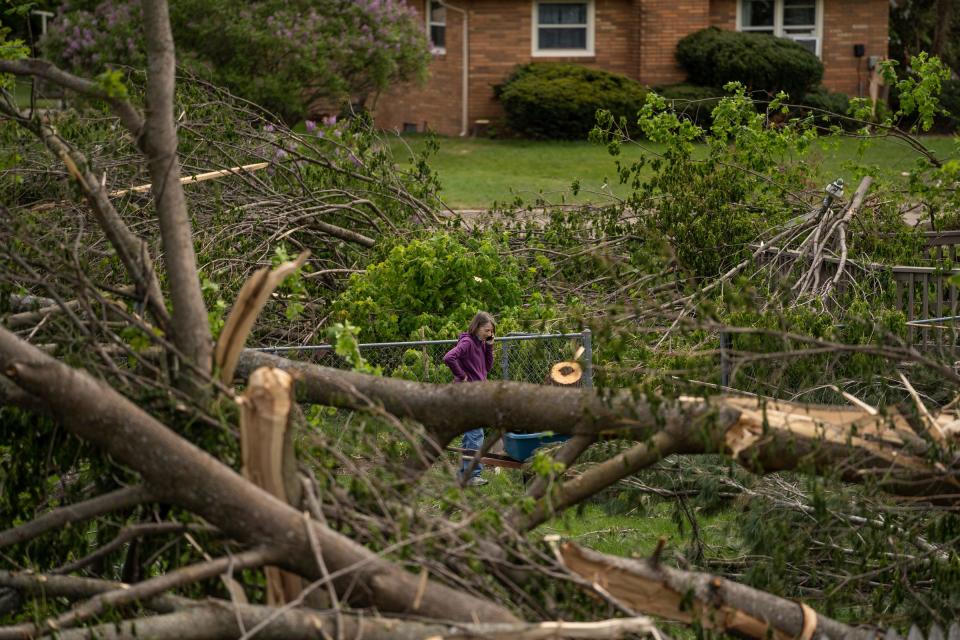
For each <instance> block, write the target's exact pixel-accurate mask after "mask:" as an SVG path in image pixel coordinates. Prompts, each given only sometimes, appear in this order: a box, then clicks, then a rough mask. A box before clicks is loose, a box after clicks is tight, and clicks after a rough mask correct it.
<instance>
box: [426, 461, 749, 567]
mask: <svg viewBox="0 0 960 640" xmlns="http://www.w3.org/2000/svg"><path fill="white" fill-rule="evenodd" d="M454 459H455V456H452V457H451V460H454ZM443 473H444V472H443V471H442V470H436V469H435V470H431V474H430V476H431V477H430V478H429V480H428V483H429V484H431V485H433V486H437V485H440V484H444V483H445V482H447V480H446V479H445V478H444V477H442V475H441V474H443ZM483 477H484V478H486V479H487V480H489V484H487V485H486V486H484V487H482V488H476V489H467V491H468V492H477V493H478V494H479V495H480V496H483V497H485V498H489V499H491V500H493V501H494V502H495V503H497V504H501V505H511V504H514V503H515V501H516V500H519V499H520V497H522V496H523V494H524V484H523V479H522V477H521V474H520V472H519V471H518V470H512V469H501V471H500V473H496V472H495V471H494V470H493V469H487V470H486V471H484V473H483ZM612 507H613V504H612V502H611V501H610V497H609V496H606V497H605V496H604V495H603V494H601V495H600V496H597V497H594V498H591V499H589V500H587V501H586V502H584V503H583V504H581V505H578V506H576V507H573V508H570V509H568V510H566V511H564V512H563V513H562V514H560V515H558V516H557V517H555V518H553V519H552V520H550V521H548V522H546V523H544V524H543V525H541V526H540V527H538V528H537V529H536V530H534V531H533V532H532V534H531V535H533V536H534V537H542V536H545V535H548V534H553V533H555V534H559V535H561V536H562V537H563V538H564V539H565V540H573V541H575V542H577V543H578V544H581V545H583V546H585V547H589V548H591V549H595V550H597V551H600V552H603V553H609V554H612V555H617V556H622V557H631V556H634V557H638V556H639V557H643V556H649V555H650V554H651V553H652V552H653V550H654V548H655V547H656V546H657V542H658V541H659V540H660V538H661V537H662V538H665V539H666V545H667V546H666V548H667V550H668V551H669V552H672V551H678V552H681V553H682V551H683V550H684V549H685V548H686V547H687V545H688V544H689V543H690V542H691V532H690V526H689V523H688V522H687V521H686V520H685V521H684V522H683V529H682V530H681V528H680V527H679V526H678V524H677V522H676V520H675V517H674V507H673V502H672V501H668V500H663V499H653V500H650V501H649V502H646V503H644V504H643V505H638V506H636V507H634V508H631V509H629V510H627V511H625V512H624V511H623V510H622V508H621V509H614V508H612ZM736 516H737V512H736V511H735V510H733V509H725V510H722V511H719V512H716V513H709V514H703V513H697V514H696V519H697V525H698V527H699V529H700V539H701V541H702V542H703V544H704V545H705V546H706V547H708V548H709V549H710V551H709V552H708V555H710V556H713V557H717V556H721V557H726V556H729V555H733V554H732V553H731V552H732V551H734V550H735V549H736V548H737V545H738V544H739V539H738V537H737V536H736V535H735V533H734V527H733V526H732V525H733V524H734V520H735V518H736Z"/></svg>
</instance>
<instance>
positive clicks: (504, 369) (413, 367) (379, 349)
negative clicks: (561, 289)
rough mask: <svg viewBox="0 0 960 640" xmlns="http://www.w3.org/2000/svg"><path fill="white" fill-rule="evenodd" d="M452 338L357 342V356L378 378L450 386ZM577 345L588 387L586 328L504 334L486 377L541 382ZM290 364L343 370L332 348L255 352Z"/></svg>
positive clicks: (590, 379)
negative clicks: (448, 358)
mask: <svg viewBox="0 0 960 640" xmlns="http://www.w3.org/2000/svg"><path fill="white" fill-rule="evenodd" d="M455 344H457V341H456V340H417V341H413V342H373V343H367V344H360V345H359V346H360V354H361V355H362V356H363V357H364V359H365V360H367V362H369V363H370V364H371V365H373V366H377V367H380V369H381V370H382V372H383V375H385V376H390V377H394V378H404V379H407V380H417V381H419V382H433V383H444V382H452V381H453V374H452V373H451V372H450V370H449V369H448V368H447V366H446V365H445V364H443V355H444V354H445V353H446V352H447V351H449V350H450V349H452V348H453V346H454V345H455ZM580 347H583V354H582V355H581V357H580V358H579V360H580V361H581V362H582V363H583V375H582V376H581V378H580V381H579V382H578V383H577V386H583V387H592V386H593V345H592V342H591V335H590V330H589V329H585V330H584V331H582V332H580V333H554V334H507V335H505V336H499V337H497V338H496V340H495V342H494V359H493V370H492V371H491V372H490V379H501V380H514V381H517V382H533V383H540V384H542V383H544V382H546V381H547V377H548V376H549V374H550V369H551V367H553V365H554V364H555V363H557V362H561V361H565V360H572V359H573V358H574V356H575V355H576V353H577V351H578V350H579V348H580ZM258 351H265V352H268V353H276V354H278V355H283V356H284V357H286V358H290V359H293V360H299V361H305V362H313V363H314V364H319V365H323V366H326V367H336V368H341V369H346V368H349V366H350V365H349V364H348V363H347V362H346V360H344V358H342V357H341V356H339V355H337V354H336V352H335V351H334V347H333V345H330V344H318V345H309V346H300V347H265V348H261V349H258Z"/></svg>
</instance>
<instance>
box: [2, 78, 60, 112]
mask: <svg viewBox="0 0 960 640" xmlns="http://www.w3.org/2000/svg"><path fill="white" fill-rule="evenodd" d="M31 86H32V85H31V83H30V81H29V80H24V79H21V78H17V81H16V83H15V84H14V86H13V99H14V102H15V103H16V105H17V106H18V107H20V108H21V109H29V108H30V93H31V90H32V89H31ZM59 105H60V101H59V100H51V99H48V98H38V99H37V101H36V107H37V108H38V109H53V108H57V107H59Z"/></svg>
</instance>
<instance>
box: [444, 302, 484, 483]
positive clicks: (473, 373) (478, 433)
mask: <svg viewBox="0 0 960 640" xmlns="http://www.w3.org/2000/svg"><path fill="white" fill-rule="evenodd" d="M496 329H497V325H496V322H494V320H493V316H492V315H490V314H489V313H487V312H486V311H481V312H480V313H478V314H477V315H475V316H474V317H473V321H472V322H471V323H470V327H469V328H468V329H467V331H466V333H461V334H460V341H459V342H457V346H455V347H454V348H453V349H450V351H448V352H447V354H446V355H445V356H443V363H444V364H445V365H447V366H448V367H450V371H452V372H453V381H454V382H480V381H482V380H486V379H487V374H488V373H489V372H490V369H491V368H493V336H494V333H495V332H496ZM482 447H483V429H481V428H477V429H471V430H470V431H467V432H466V433H464V434H463V448H464V449H473V450H475V451H476V452H477V454H479V452H480V449H481V448H482ZM470 462H471V460H470V459H468V458H464V459H463V460H462V461H461V463H460V480H461V481H463V476H464V474H466V472H467V469H469V467H470ZM482 471H483V465H481V464H479V463H478V464H476V465H474V468H473V473H472V474H471V477H470V478H469V479H467V481H466V485H467V486H470V487H479V486H482V485H485V484H487V481H486V480H485V479H484V478H482V477H480V473H481V472H482Z"/></svg>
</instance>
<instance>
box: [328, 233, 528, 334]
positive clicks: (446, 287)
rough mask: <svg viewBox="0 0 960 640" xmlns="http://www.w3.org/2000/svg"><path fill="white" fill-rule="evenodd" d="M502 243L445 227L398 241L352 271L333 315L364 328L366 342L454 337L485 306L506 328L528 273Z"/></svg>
mask: <svg viewBox="0 0 960 640" xmlns="http://www.w3.org/2000/svg"><path fill="white" fill-rule="evenodd" d="M500 248H501V247H500V245H499V242H497V241H495V240H486V239H484V240H476V239H468V240H464V241H461V240H460V239H458V238H456V237H454V236H451V235H449V234H445V233H441V234H436V235H433V236H430V237H428V238H426V239H423V240H414V241H413V242H411V243H409V244H406V245H397V246H395V247H394V248H393V249H391V250H390V253H389V254H388V255H387V257H386V259H385V260H383V261H382V262H378V263H375V264H372V265H370V266H369V267H367V270H366V271H365V272H364V273H362V274H355V275H353V276H351V278H350V284H349V285H348V286H347V289H346V290H345V291H344V292H343V293H342V294H340V296H339V297H338V298H337V299H336V301H335V302H334V305H333V315H334V318H335V319H336V320H340V321H349V322H350V323H351V324H354V325H356V326H358V327H360V329H361V334H360V338H361V339H362V340H363V341H364V342H366V341H369V340H408V339H420V338H428V339H432V338H450V337H455V336H456V335H458V334H459V333H460V332H461V331H465V330H466V327H467V325H469V324H470V320H472V319H473V316H474V314H476V313H477V311H480V310H485V311H490V312H492V313H494V314H497V320H498V324H499V325H500V326H499V327H498V329H499V331H500V332H501V333H503V332H504V331H508V330H509V329H510V327H509V325H510V322H511V319H515V318H517V316H518V313H519V311H518V307H519V305H520V304H521V302H522V300H523V291H522V287H521V278H522V277H523V272H522V270H521V269H520V266H519V264H518V263H517V262H516V261H515V260H510V259H504V258H503V257H502V256H501V255H500V251H499V249H500ZM505 321H506V322H505ZM505 325H506V326H505Z"/></svg>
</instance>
